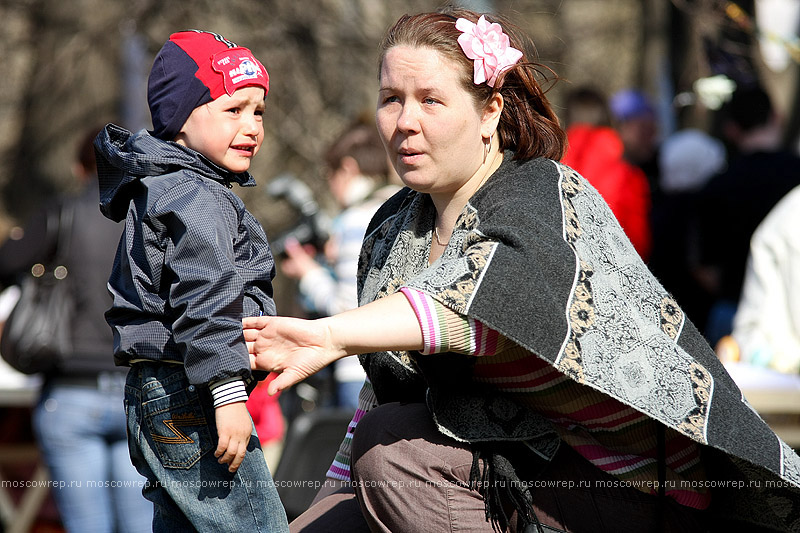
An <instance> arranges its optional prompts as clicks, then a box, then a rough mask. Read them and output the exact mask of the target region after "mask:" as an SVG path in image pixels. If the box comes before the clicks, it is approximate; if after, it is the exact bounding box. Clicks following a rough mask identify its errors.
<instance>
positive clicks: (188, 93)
mask: <svg viewBox="0 0 800 533" xmlns="http://www.w3.org/2000/svg"><path fill="white" fill-rule="evenodd" d="M248 86H257V87H262V88H263V89H264V96H266V94H267V92H268V91H269V75H268V74H267V69H265V68H264V65H262V64H261V63H260V62H259V61H258V59H256V58H255V56H253V53H252V52H251V51H250V50H248V49H247V48H244V47H241V46H237V45H236V44H235V43H233V42H231V41H229V40H227V39H225V38H224V37H222V36H221V35H217V34H216V33H211V32H206V31H199V30H188V31H181V32H178V33H173V34H172V35H171V36H170V38H169V40H168V41H167V42H166V43H165V44H164V46H162V47H161V50H160V51H159V52H158V54H157V55H156V58H155V61H154V62H153V68H152V69H151V70H150V78H149V80H148V83H147V104H148V105H149V106H150V116H151V118H152V120H153V131H152V132H151V133H152V135H153V136H154V137H158V138H159V139H163V140H166V141H171V140H172V139H174V138H175V136H176V135H177V134H178V132H180V130H181V128H182V127H183V125H184V123H185V122H186V119H187V118H189V115H191V113H192V111H194V109H195V108H196V107H198V106H201V105H203V104H205V103H208V102H211V101H212V100H216V99H217V98H219V97H220V96H222V95H223V94H228V95H233V93H234V92H235V91H237V90H238V89H241V88H242V87H248Z"/></svg>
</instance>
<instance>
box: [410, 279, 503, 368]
mask: <svg viewBox="0 0 800 533" xmlns="http://www.w3.org/2000/svg"><path fill="white" fill-rule="evenodd" d="M400 292H402V293H403V294H404V295H405V297H406V298H407V299H408V301H409V303H410V304H411V307H413V308H414V312H415V313H416V314H417V319H418V320H419V325H420V327H421V328H422V338H423V343H424V347H423V349H422V351H421V353H422V354H423V355H430V354H434V353H442V352H456V353H463V354H467V355H474V356H485V355H495V354H497V353H499V352H502V351H504V350H505V349H506V348H507V347H510V346H512V344H513V343H510V342H508V341H507V340H506V338H505V337H503V336H502V335H500V334H499V333H498V332H497V331H495V330H493V329H491V328H489V327H487V326H486V325H484V324H483V323H481V322H480V321H478V320H475V319H473V318H470V317H468V316H465V315H461V314H459V313H456V312H455V311H453V310H452V309H450V308H448V307H446V306H444V305H443V304H442V303H441V302H439V301H438V300H436V299H434V298H432V297H431V296H430V295H428V294H427V293H424V292H422V291H419V290H417V289H412V288H410V287H403V288H401V289H400Z"/></svg>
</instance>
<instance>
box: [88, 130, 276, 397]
mask: <svg viewBox="0 0 800 533" xmlns="http://www.w3.org/2000/svg"><path fill="white" fill-rule="evenodd" d="M95 149H96V152H97V165H98V176H99V180H100V209H101V211H102V212H103V214H104V215H105V216H107V217H108V218H110V219H112V220H114V221H117V222H119V221H122V220H124V221H125V227H124V230H123V233H122V238H121V240H120V245H119V247H118V249H117V254H116V258H115V260H114V267H113V269H112V272H111V276H110V278H109V282H108V288H109V290H110V292H111V294H112V296H113V305H112V307H111V309H109V310H108V311H107V312H106V321H107V322H108V323H109V325H110V326H111V328H112V330H113V332H114V359H115V361H116V363H117V364H118V365H129V364H130V362H131V361H133V360H140V359H144V360H152V361H172V362H180V363H183V364H184V366H185V370H186V375H187V377H188V379H189V382H190V383H193V384H203V383H209V382H215V381H219V380H223V379H227V378H235V377H241V378H244V379H248V378H249V377H250V375H251V372H250V359H249V356H248V353H247V348H246V345H245V342H244V336H243V334H242V324H241V319H242V317H243V316H252V315H260V314H265V315H274V314H275V304H274V302H273V300H272V278H273V277H274V275H275V264H274V261H273V258H272V253H271V252H270V248H269V244H268V242H267V237H266V235H265V234H264V230H263V229H262V227H261V225H260V224H259V223H258V221H257V220H256V219H255V218H254V217H253V216H252V215H251V214H250V213H249V212H248V211H247V209H246V208H245V206H244V203H243V202H242V200H241V199H240V198H239V197H238V196H237V195H236V194H234V193H233V192H232V191H231V190H230V189H231V188H232V186H233V184H234V183H236V184H238V185H240V186H243V187H248V186H254V185H255V180H254V179H253V178H252V177H251V176H250V174H248V173H246V172H245V173H241V174H234V173H232V172H229V171H227V170H225V169H223V168H221V167H219V166H217V165H215V164H213V163H212V162H211V161H209V160H208V159H207V158H205V157H204V156H203V155H202V154H200V153H198V152H196V151H194V150H191V149H189V148H186V147H184V146H181V145H179V144H176V143H173V142H168V141H162V140H160V139H157V138H155V137H153V136H151V135H150V134H149V133H148V132H147V131H145V130H142V131H140V132H138V133H135V134H132V133H131V132H129V131H127V130H125V129H123V128H120V127H119V126H115V125H113V124H109V125H108V126H106V128H105V129H104V130H103V131H102V132H101V133H100V135H98V137H97V139H96V140H95Z"/></svg>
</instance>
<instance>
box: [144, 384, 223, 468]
mask: <svg viewBox="0 0 800 533" xmlns="http://www.w3.org/2000/svg"><path fill="white" fill-rule="evenodd" d="M162 392H163V391H162ZM142 414H143V416H144V420H145V424H146V427H147V430H148V432H149V433H150V438H151V439H152V442H153V446H154V449H155V451H156V454H157V455H158V458H159V460H160V461H161V464H162V465H163V466H164V467H165V468H182V469H187V468H191V466H192V465H194V464H195V463H196V462H197V461H199V460H200V458H201V457H202V456H203V455H204V454H206V453H208V452H209V451H210V450H212V449H214V448H216V443H215V442H214V441H213V438H212V435H211V430H210V429H209V424H208V420H207V419H206V415H205V413H204V412H203V407H202V404H201V401H200V397H199V395H198V393H197V391H196V390H195V388H194V386H191V385H190V386H189V387H187V388H182V389H181V390H179V391H177V392H173V393H171V394H169V393H165V394H164V395H163V396H160V397H157V398H152V399H147V400H145V401H144V402H143V403H142Z"/></svg>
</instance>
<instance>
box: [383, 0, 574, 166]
mask: <svg viewBox="0 0 800 533" xmlns="http://www.w3.org/2000/svg"><path fill="white" fill-rule="evenodd" d="M479 17H480V15H479V14H477V13H475V12H473V11H469V10H466V9H460V8H454V7H446V8H443V9H442V10H440V11H438V12H435V13H422V14H419V15H403V17H401V18H400V20H398V21H397V22H396V23H395V25H394V26H392V28H391V29H389V31H388V32H387V33H386V36H385V37H384V39H383V42H382V43H381V47H380V50H381V55H380V60H379V64H378V65H379V72H380V66H381V65H382V64H383V59H384V57H385V56H386V52H388V51H389V49H391V48H393V47H395V46H401V45H403V46H410V47H416V48H430V49H432V50H435V51H437V52H439V53H440V54H441V55H442V56H444V57H445V58H447V59H450V60H451V61H453V62H455V63H457V64H460V65H461V72H462V76H461V78H462V79H461V81H462V85H463V87H464V89H465V90H466V91H467V92H469V93H470V94H471V95H472V97H473V99H474V100H475V103H476V105H477V106H478V109H484V108H485V107H486V105H487V104H488V103H489V101H490V100H491V98H492V96H493V95H494V94H495V93H500V94H501V95H502V96H503V101H504V107H503V112H502V114H501V115H500V123H499V124H498V127H497V132H498V136H499V140H500V149H501V150H511V151H513V152H514V159H532V158H535V157H548V158H551V159H555V160H560V159H561V157H562V156H563V155H564V151H565V149H566V133H565V132H564V130H563V129H562V128H561V126H559V124H558V117H557V116H556V114H555V113H554V112H553V109H552V108H551V107H550V102H548V100H547V98H546V97H545V94H544V93H545V92H544V91H543V90H542V87H541V86H540V85H539V82H538V81H537V78H540V79H542V80H547V76H546V75H544V73H543V70H547V71H549V72H550V73H552V71H551V70H550V69H548V68H546V67H542V66H541V65H539V64H537V63H534V62H531V61H530V60H529V59H528V57H529V56H530V55H531V54H532V53H533V52H532V51H533V50H534V48H533V44H532V43H531V42H530V39H528V38H527V37H525V36H524V35H523V34H522V33H521V32H520V31H519V30H517V29H516V28H515V27H514V26H513V25H512V24H511V23H509V22H508V21H506V20H504V19H502V18H501V17H497V16H494V15H489V16H487V17H486V19H487V20H488V21H490V22H498V23H499V24H500V25H501V26H502V28H503V31H504V32H505V33H506V34H508V37H509V39H510V41H511V46H512V47H514V48H516V49H518V50H522V51H523V53H524V55H523V56H522V58H521V59H520V60H519V61H518V62H517V63H516V64H515V65H514V66H512V67H511V68H509V69H508V70H505V71H504V72H503V73H502V74H501V75H500V76H499V77H498V79H497V82H496V83H495V86H494V87H490V86H489V85H488V84H487V83H481V84H480V85H476V84H475V83H473V77H472V76H473V62H472V60H471V59H469V58H468V57H467V56H466V55H465V54H464V52H463V51H462V49H461V46H460V45H459V44H458V37H459V35H461V32H460V31H459V30H457V29H456V26H455V22H456V19H458V18H465V19H467V20H469V21H471V22H473V23H477V21H478V18H479Z"/></svg>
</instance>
